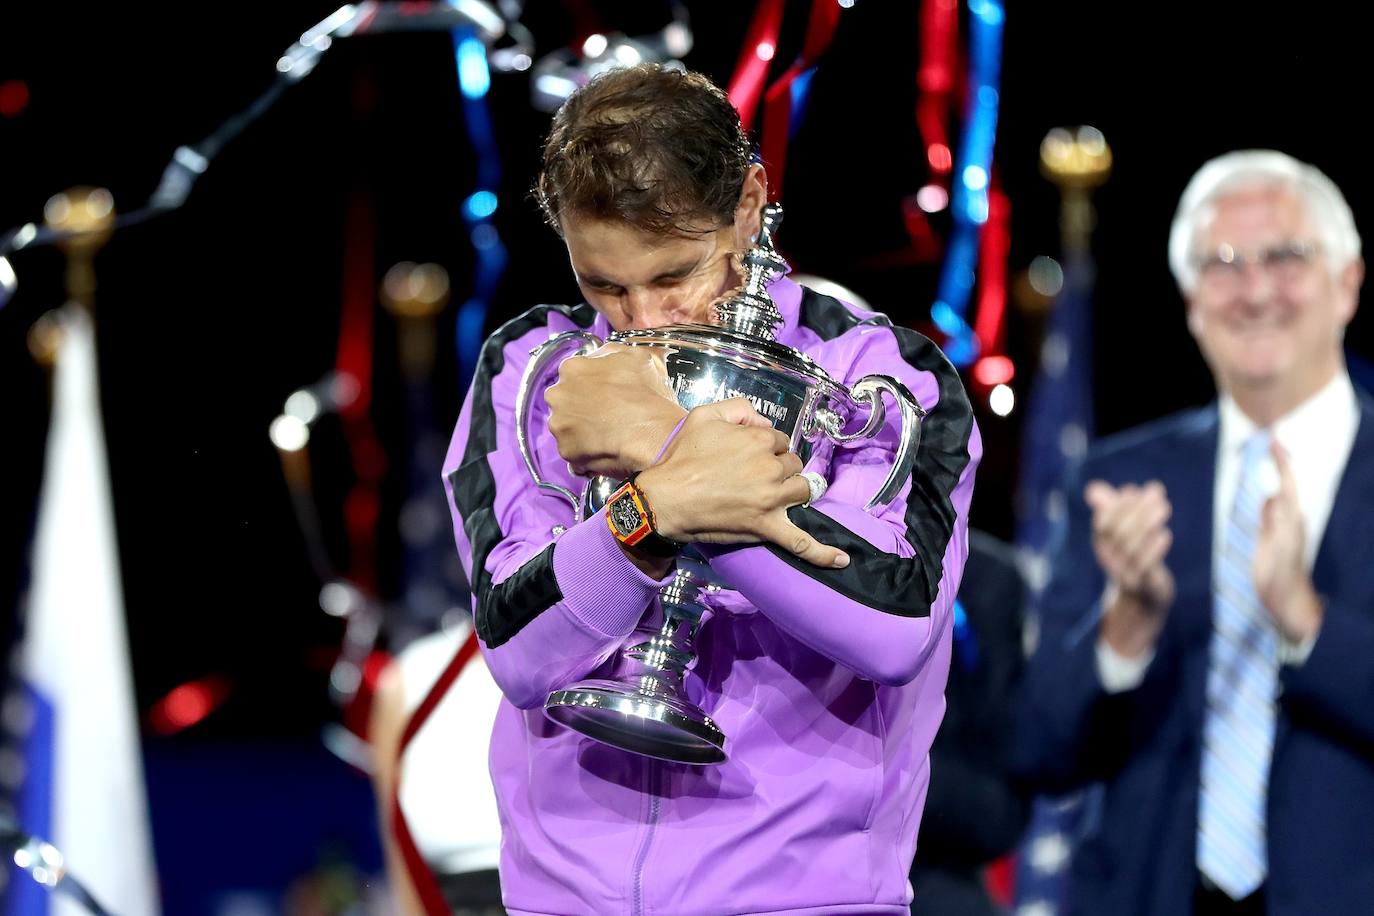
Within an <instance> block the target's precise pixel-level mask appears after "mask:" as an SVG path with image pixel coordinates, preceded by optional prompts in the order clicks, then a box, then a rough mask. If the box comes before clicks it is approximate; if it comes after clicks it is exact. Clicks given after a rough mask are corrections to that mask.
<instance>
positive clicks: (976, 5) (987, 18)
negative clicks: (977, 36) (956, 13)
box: [968, 0, 1002, 25]
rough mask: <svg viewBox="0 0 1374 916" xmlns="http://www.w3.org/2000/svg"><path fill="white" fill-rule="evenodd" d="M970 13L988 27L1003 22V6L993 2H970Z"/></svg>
mask: <svg viewBox="0 0 1374 916" xmlns="http://www.w3.org/2000/svg"><path fill="white" fill-rule="evenodd" d="M968 11H969V12H970V13H972V14H973V15H975V16H977V17H978V18H979V19H981V20H983V21H984V22H986V23H987V24H988V25H998V24H1000V23H1001V22H1002V6H1001V4H998V3H994V2H993V0H970V2H969V5H968Z"/></svg>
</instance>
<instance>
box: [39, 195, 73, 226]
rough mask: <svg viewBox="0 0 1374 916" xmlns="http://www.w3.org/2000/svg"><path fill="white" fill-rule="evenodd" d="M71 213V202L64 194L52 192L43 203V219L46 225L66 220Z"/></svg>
mask: <svg viewBox="0 0 1374 916" xmlns="http://www.w3.org/2000/svg"><path fill="white" fill-rule="evenodd" d="M71 215H72V202H71V200H70V199H69V198H68V197H67V195H66V194H54V195H53V196H52V197H49V198H48V202H47V203H46V204H44V205H43V219H44V220H46V221H47V223H48V225H50V226H56V225H58V224H59V223H64V222H66V221H67V217H69V216H71Z"/></svg>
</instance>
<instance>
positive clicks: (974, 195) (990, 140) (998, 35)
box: [930, 0, 1006, 368]
mask: <svg viewBox="0 0 1374 916" xmlns="http://www.w3.org/2000/svg"><path fill="white" fill-rule="evenodd" d="M968 6H969V13H970V14H971V15H970V17H969V23H970V27H969V43H970V48H969V100H968V111H969V114H968V118H967V120H966V121H965V122H964V132H963V136H962V137H961V140H960V144H959V159H958V161H957V162H956V163H955V168H954V182H953V184H954V189H953V190H954V194H953V201H952V204H951V214H952V216H953V217H954V227H953V229H952V231H951V233H950V241H949V250H948V253H947V254H946V257H945V263H944V267H943V270H942V271H941V274H940V286H939V292H938V294H937V295H936V300H935V304H934V305H933V306H932V307H931V310H930V317H931V320H932V321H934V322H935V325H936V327H938V328H939V329H940V330H941V332H943V333H944V334H946V335H947V336H948V337H949V342H948V343H947V344H946V347H945V355H947V356H948V357H949V359H950V362H952V363H954V365H956V366H959V367H960V368H963V367H965V366H968V365H970V364H971V363H972V362H973V361H974V360H975V359H977V358H978V338H977V337H975V336H974V334H973V328H972V327H970V326H969V323H968V319H967V315H968V304H969V299H970V298H971V297H972V294H973V283H974V271H975V270H976V269H977V267H978V236H979V233H980V231H981V230H982V226H983V224H984V223H986V222H987V220H988V185H989V183H990V182H991V176H992V149H993V144H994V142H995V141H996V138H997V103H998V100H999V93H998V88H997V87H998V84H999V81H1000V79H1001V70H1002V26H1003V23H1004V21H1005V18H1006V17H1005V16H1004V14H1003V12H1002V4H1001V2H1000V0H969V5H968Z"/></svg>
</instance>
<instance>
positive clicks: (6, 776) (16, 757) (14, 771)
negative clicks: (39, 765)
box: [0, 747, 27, 792]
mask: <svg viewBox="0 0 1374 916" xmlns="http://www.w3.org/2000/svg"><path fill="white" fill-rule="evenodd" d="M26 772H27V771H26V769H25V767H24V758H23V757H22V756H20V754H19V752H18V751H16V750H15V749H14V748H12V747H6V748H0V785H2V786H4V787H5V788H6V789H7V790H9V791H10V792H13V791H14V790H15V789H17V788H19V787H20V786H21V785H22V784H23V782H24V776H25V775H26Z"/></svg>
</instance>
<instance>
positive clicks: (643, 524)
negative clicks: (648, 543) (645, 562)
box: [606, 481, 654, 547]
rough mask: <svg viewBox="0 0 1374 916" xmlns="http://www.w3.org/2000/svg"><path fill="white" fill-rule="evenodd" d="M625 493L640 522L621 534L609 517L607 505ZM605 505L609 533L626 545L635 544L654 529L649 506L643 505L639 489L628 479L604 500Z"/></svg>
mask: <svg viewBox="0 0 1374 916" xmlns="http://www.w3.org/2000/svg"><path fill="white" fill-rule="evenodd" d="M627 494H628V495H629V497H630V499H632V500H634V504H635V508H637V509H638V510H639V518H640V524H639V527H638V528H636V529H635V530H634V531H631V532H630V533H629V534H624V535H622V534H621V533H620V529H619V528H617V527H616V526H615V521H614V520H613V519H612V518H611V512H610V510H609V507H610V506H612V505H614V504H615V502H616V501H617V500H620V499H622V498H624V497H625V496H626V495H627ZM606 505H607V507H608V509H607V512H606V526H607V527H608V528H610V529H611V534H612V535H613V536H614V537H615V539H616V540H617V541H619V542H620V543H622V544H624V545H625V546H626V547H633V546H635V545H636V544H638V543H639V542H640V541H642V540H644V539H645V538H646V537H648V536H649V534H650V532H652V531H653V530H654V526H653V523H652V522H651V521H650V515H649V507H648V506H646V505H644V500H643V499H641V498H640V495H639V490H638V489H637V488H636V487H635V485H634V484H633V483H631V482H630V481H626V482H625V483H623V484H621V485H620V489H618V490H616V491H615V492H614V493H612V494H611V498H610V499H608V500H606Z"/></svg>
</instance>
